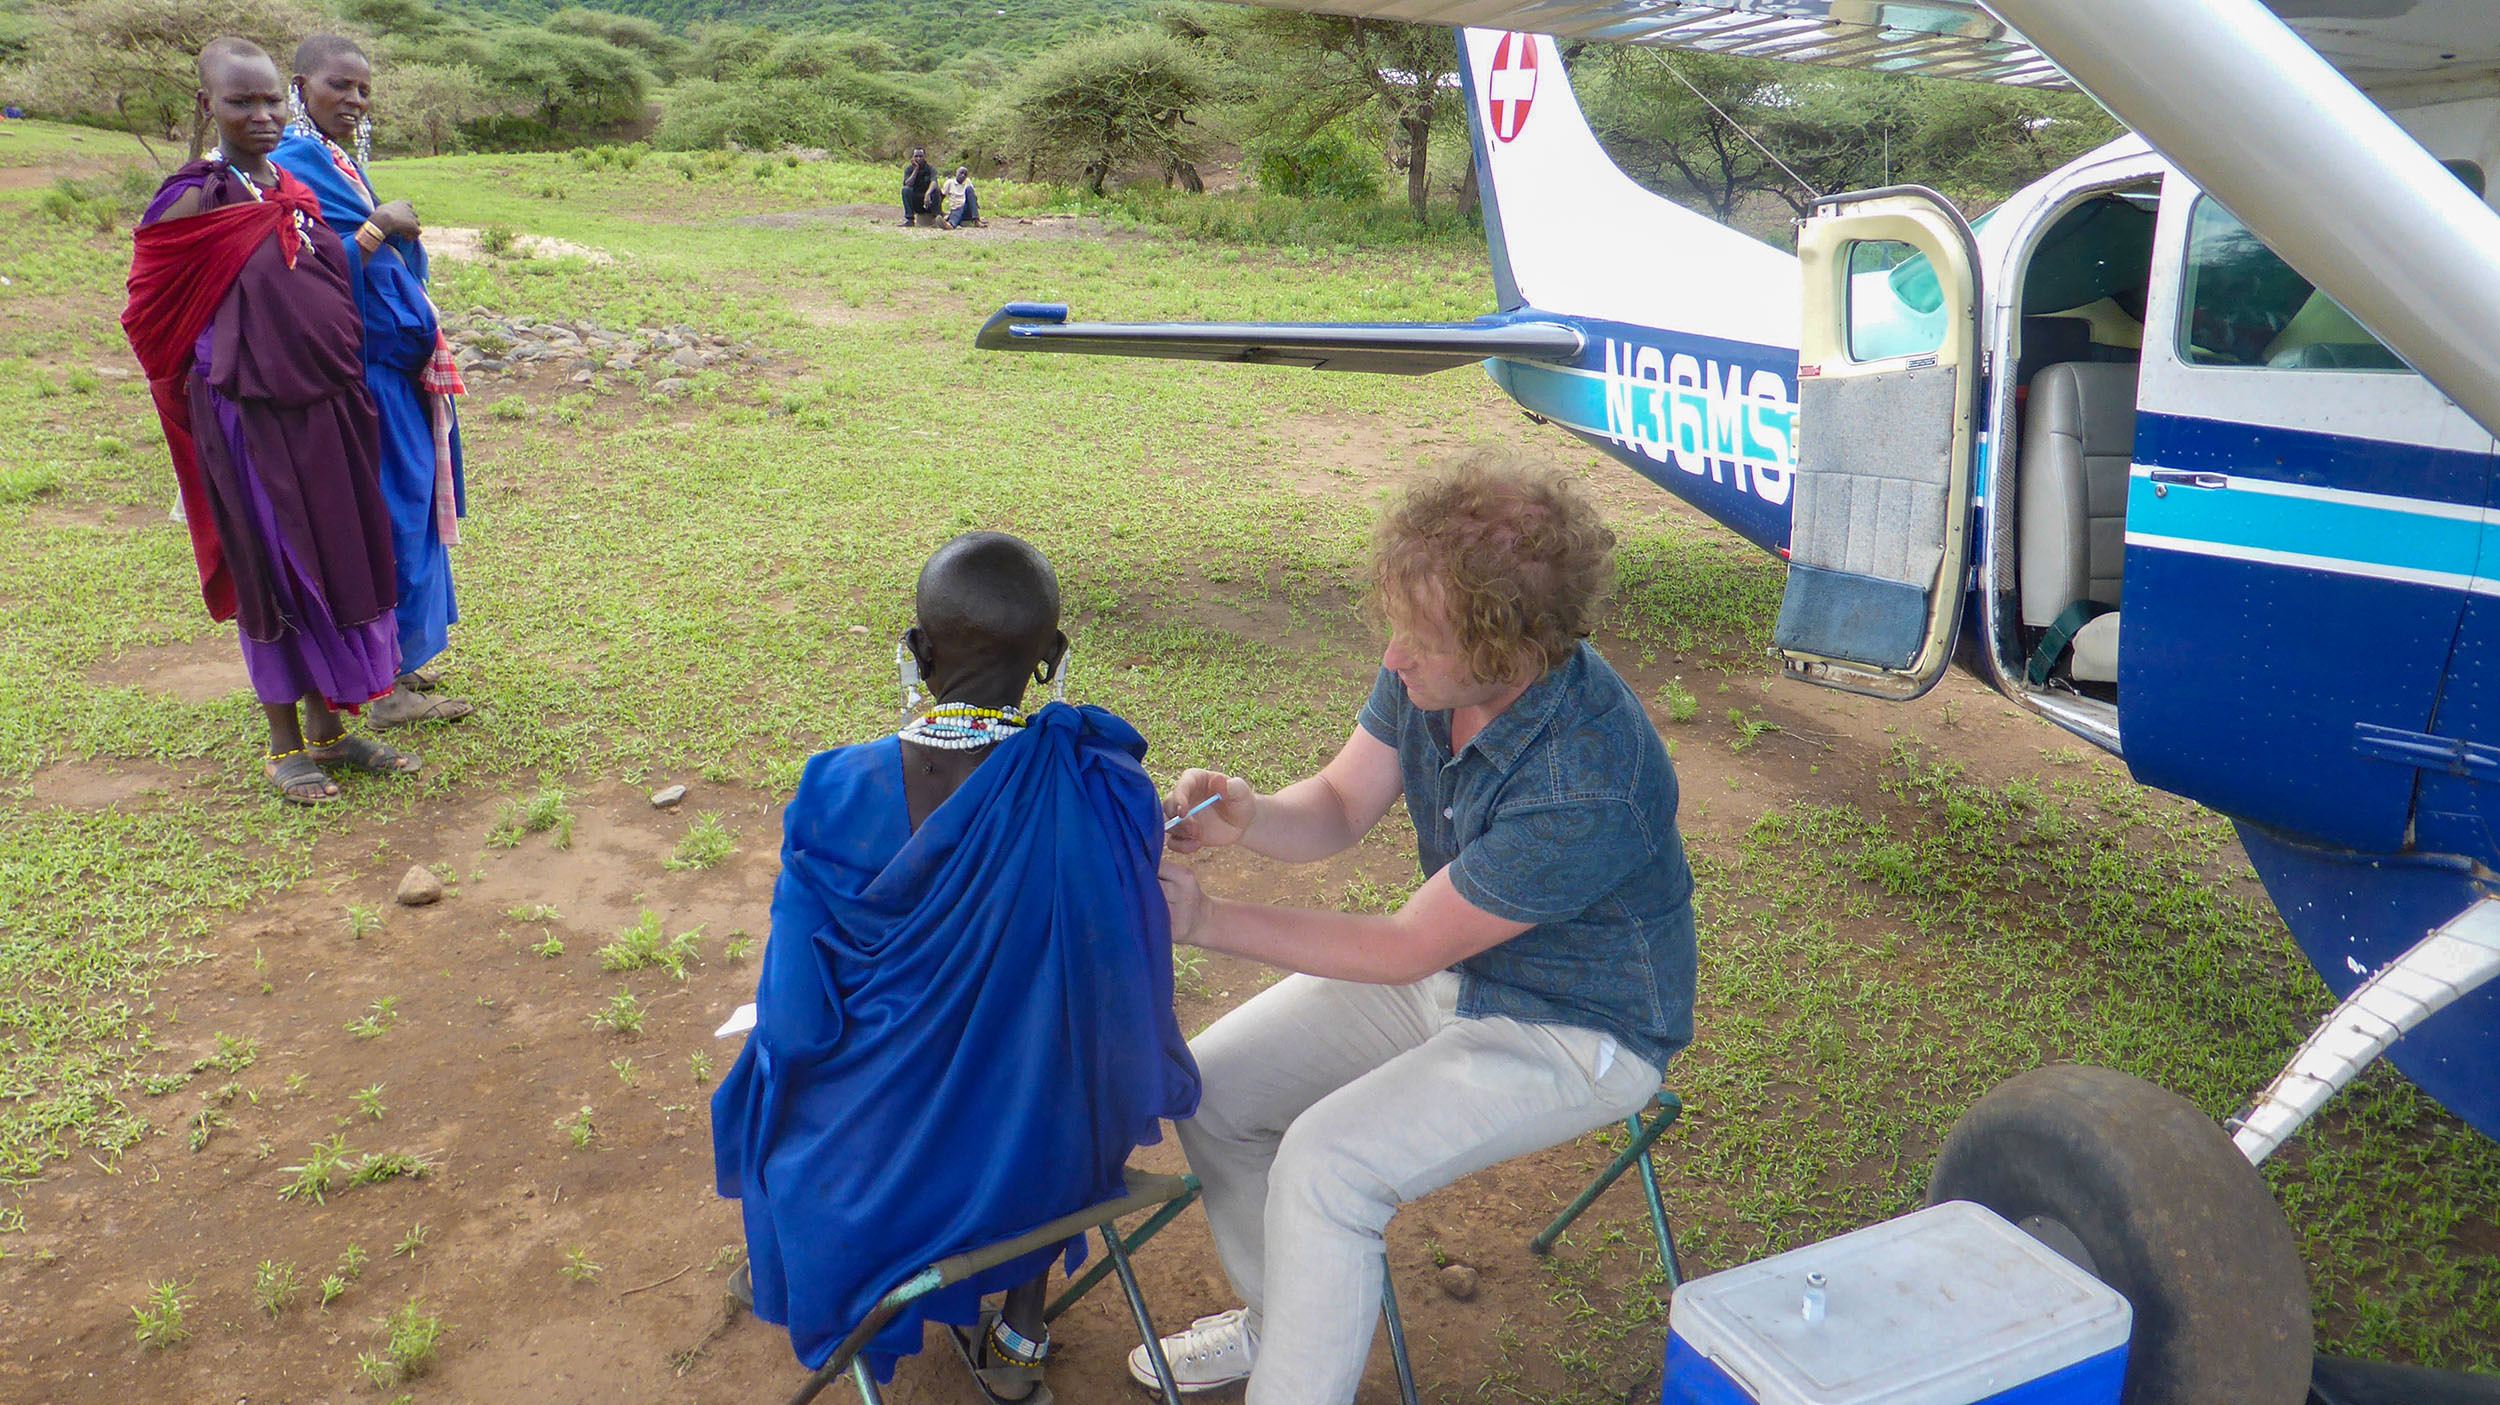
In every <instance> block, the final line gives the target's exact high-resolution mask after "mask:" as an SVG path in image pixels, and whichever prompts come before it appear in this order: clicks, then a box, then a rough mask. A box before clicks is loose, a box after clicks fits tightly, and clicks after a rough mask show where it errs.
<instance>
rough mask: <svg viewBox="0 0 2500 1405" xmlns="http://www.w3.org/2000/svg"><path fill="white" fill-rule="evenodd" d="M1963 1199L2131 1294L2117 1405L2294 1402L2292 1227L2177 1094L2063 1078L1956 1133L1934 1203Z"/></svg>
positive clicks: (2295, 1259) (2112, 1076)
mask: <svg viewBox="0 0 2500 1405" xmlns="http://www.w3.org/2000/svg"><path fill="white" fill-rule="evenodd" d="M1947 1200H1972V1201H1976V1202H1978V1203H1979V1204H1982V1205H1985V1206H1987V1207H1988V1208H1989V1209H1991V1210H1994V1211H1996V1212H1997V1213H1998V1214H2000V1215H2002V1216H2004V1217H2005V1218H2006V1219H2008V1220H2011V1221H2012V1222H2014V1223H2015V1224H2017V1225H2020V1226H2022V1228H2024V1229H2025V1230H2027V1231H2029V1232H2030V1233H2031V1234H2032V1236H2033V1237H2034V1238H2037V1239H2039V1240H2041V1241H2042V1242H2043V1243H2046V1244H2048V1245H2049V1246H2050V1247H2051V1248H2053V1249H2056V1250H2057V1251H2058V1252H2059V1253H2060V1254H2063V1255H2064V1256H2065V1257H2067V1258H2068V1259H2070V1260H2072V1261H2074V1262H2075V1263H2077V1264H2078V1265H2080V1266H2082V1267H2083V1268H2084V1269H2086V1270H2087V1271H2089V1272H2090V1273H2091V1274H2092V1275H2093V1276H2094V1277H2096V1278H2098V1279H2100V1280H2101V1281H2102V1282H2104V1283H2107V1284H2108V1285H2109V1286H2110V1287H2112V1288H2115V1289H2117V1290H2118V1291H2119V1292H2120V1293H2121V1294H2123V1295H2125V1297H2126V1299H2127V1301H2128V1302H2129V1303H2130V1304H2131V1305H2132V1306H2133V1307H2134V1309H2135V1328H2134V1334H2133V1336H2132V1337H2131V1339H2130V1340H2129V1342H2128V1354H2127V1389H2126V1395H2125V1397H2124V1401H2125V1405H2302V1402H2304V1401H2305V1400H2307V1399H2308V1393H2309V1363H2310V1355H2311V1350H2312V1348H2311V1340H2310V1322H2309V1283H2308V1278H2307V1275H2306V1274H2305V1273H2304V1272H2303V1271H2302V1268H2301V1262H2300V1252H2299V1249H2298V1246H2297V1245H2296V1244H2295V1243H2294V1242H2293V1239H2292V1230H2291V1226H2290V1225H2289V1224H2288V1223H2286V1222H2285V1221H2284V1219H2283V1212H2282V1210H2281V1209H2280V1208H2279V1207H2277V1206H2276V1205H2275V1203H2274V1197H2273V1195H2272V1194H2271V1193H2270V1192H2269V1191H2268V1190H2267V1189H2266V1184H2265V1181H2264V1180H2263V1179H2262V1178H2261V1177H2259V1176H2258V1174H2257V1171H2256V1168H2255V1167H2253V1166H2250V1165H2249V1164H2248V1161H2247V1159H2246V1158H2244V1157H2242V1156H2241V1155H2240V1153H2239V1150H2238V1148H2236V1147H2234V1146H2232V1145H2231V1139H2230V1137H2228V1136H2227V1135H2225V1134H2224V1133H2223V1130H2222V1128H2221V1127H2220V1126H2219V1125H2218V1124H2216V1123H2215V1122H2214V1120H2213V1119H2212V1118H2210V1117H2207V1116H2206V1115H2205V1114H2204V1113H2203V1112H2200V1111H2198V1110H2197V1108H2196V1106H2195V1104H2193V1103H2190V1102H2188V1101H2187V1100H2186V1099H2185V1098H2181V1097H2179V1096H2177V1095H2176V1094H2173V1093H2169V1092H2166V1091H2164V1090H2162V1089H2160V1088H2156V1087H2154V1086H2153V1085H2152V1084H2150V1083H2146V1082H2144V1081H2142V1080H2141V1079H2136V1078H2130V1077H2128V1076H2127V1075H2125V1074H2123V1073H2114V1072H2112V1071H2110V1070H2108V1069H2102V1068H2086V1067H2081V1066H2077V1065H2064V1066H2060V1067H2055V1068H2043V1069H2035V1070H2033V1071H2032V1072H2030V1073H2026V1074H2023V1075H2021V1076H2019V1077H2016V1078H2012V1079H2008V1080H2007V1081H2006V1082H2004V1083H2002V1084H1999V1085H1998V1086H1997V1087H1996V1088H1995V1089H1993V1090H1991V1091H1990V1092H1989V1093H1988V1095H1987V1096H1986V1097H1984V1098H1981V1099H1980V1100H1979V1103H1978V1105H1977V1106H1975V1107H1973V1108H1972V1109H1971V1110H1970V1112H1969V1113H1967V1114H1966V1115H1964V1117H1963V1118H1962V1120H1961V1121H1960V1122H1959V1123H1957V1124H1955V1126H1954V1128H1953V1134H1952V1135H1951V1136H1950V1137H1947V1138H1946V1139H1945V1144H1944V1150H1943V1152H1942V1153H1941V1154H1940V1155H1939V1156H1938V1157H1937V1158H1936V1169H1935V1172H1934V1174H1933V1175H1931V1176H1930V1177H1929V1178H1928V1182H1927V1201H1928V1203H1929V1204H1931V1205H1932V1204H1938V1203H1941V1202H1943V1201H1947Z"/></svg>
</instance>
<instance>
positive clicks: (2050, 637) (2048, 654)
mask: <svg viewBox="0 0 2500 1405" xmlns="http://www.w3.org/2000/svg"><path fill="white" fill-rule="evenodd" d="M2109 611H2110V607H2109V606H2107V605H2104V604H2102V603H2101V602H2100V601H2098V600H2078V601H2076V602H2075V603H2074V604H2072V605H2069V606H2067V607H2066V608H2065V609H2063V610H2060V611H2058V612H2057V618H2056V619H2054V620H2051V621H2049V632H2048V633H2046V634H2043V635H2041V636H2040V644H2039V647H2037V648H2035V649H2033V650H2032V651H2031V666H2030V667H2029V668H2027V669H2025V670H2024V671H2023V672H2024V676H2025V677H2027V678H2029V679H2030V680H2031V686H2032V687H2034V688H2038V687H2043V686H2046V685H2047V683H2048V681H2049V673H2050V671H2051V670H2052V669H2054V668H2056V667H2057V661H2058V660H2059V659H2062V658H2064V657H2066V651H2067V650H2068V649H2070V648H2072V647H2073V646H2074V642H2075V636H2076V635H2077V634H2080V633H2082V632H2083V627H2084V626H2085V625H2087V624H2090V623H2091V622H2092V621H2094V620H2096V619H2098V618H2100V617H2101V616H2103V615H2106V614H2108V613H2109Z"/></svg>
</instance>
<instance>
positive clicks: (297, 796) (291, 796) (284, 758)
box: [260, 751, 339, 805]
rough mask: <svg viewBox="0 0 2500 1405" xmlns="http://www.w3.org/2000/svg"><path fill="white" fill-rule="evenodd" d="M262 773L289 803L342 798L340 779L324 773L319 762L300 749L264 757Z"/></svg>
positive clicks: (319, 802)
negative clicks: (334, 778) (336, 779)
mask: <svg viewBox="0 0 2500 1405" xmlns="http://www.w3.org/2000/svg"><path fill="white" fill-rule="evenodd" d="M260 773H261V774H262V775H263V776H266V777H268V778H269V784H270V785H272V786H273V787H275V788H276V789H277V792H278V794H279V796H280V797H282V798H283V799H284V800H285V801H286V802H287V803H288V804H290V805H321V804H326V803H328V802H330V801H332V800H336V799H338V798H339V787H338V782H336V781H333V780H331V779H330V778H329V777H328V776H325V775H323V774H322V773H321V766H320V763H318V762H316V761H314V760H313V758H312V757H310V756H309V755H306V754H305V753H304V752H301V751H289V752H283V753H281V754H279V755H276V756H270V757H265V758H263V759H262V761H261V763H260Z"/></svg>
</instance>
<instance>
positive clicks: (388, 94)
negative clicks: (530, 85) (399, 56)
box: [374, 63, 497, 156]
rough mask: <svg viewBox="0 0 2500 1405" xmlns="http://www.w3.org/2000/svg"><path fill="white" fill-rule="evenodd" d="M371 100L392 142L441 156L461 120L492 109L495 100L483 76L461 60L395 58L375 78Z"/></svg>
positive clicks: (456, 138) (488, 113) (486, 114)
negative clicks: (374, 99) (397, 61)
mask: <svg viewBox="0 0 2500 1405" xmlns="http://www.w3.org/2000/svg"><path fill="white" fill-rule="evenodd" d="M376 87H377V89H378V92H377V94H376V96H377V98H378V101H377V102H376V103H375V104H374V107H375V113H376V116H377V117H378V118H379V120H380V124H381V127H382V130H383V131H384V132H385V133H386V134H387V135H389V137H390V138H391V139H392V141H393V142H394V143H396V144H402V145H406V146H410V147H414V148H421V149H423V150H424V152H425V153H426V154H427V155H429V156H440V155H442V154H443V152H444V150H445V149H447V148H449V147H450V146H451V145H452V144H453V143H454V142H455V141H456V140H458V138H459V135H460V124H461V123H463V122H473V121H475V120H477V119H478V118H480V117H485V116H488V115H490V114H491V113H493V112H494V111H495V110H496V106H497V104H496V103H495V101H494V99H493V97H492V96H491V95H489V94H488V92H487V90H486V80H485V78H484V77H483V76H481V75H480V74H479V73H478V71H477V70H476V69H474V68H471V67H470V66H469V65H467V64H465V63H452V64H441V63H402V64H393V65H391V67H390V68H389V69H388V70H387V71H385V72H384V73H383V74H382V75H381V78H380V81H379V82H378V83H377V84H376Z"/></svg>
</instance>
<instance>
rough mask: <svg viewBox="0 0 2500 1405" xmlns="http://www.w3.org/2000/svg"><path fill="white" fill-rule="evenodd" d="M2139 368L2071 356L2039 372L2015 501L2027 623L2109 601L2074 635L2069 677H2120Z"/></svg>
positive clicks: (2028, 408) (2043, 623)
mask: <svg viewBox="0 0 2500 1405" xmlns="http://www.w3.org/2000/svg"><path fill="white" fill-rule="evenodd" d="M2136 372H2137V367H2136V366H2135V365H2133V364H2130V363H2123V362H2063V363H2060V364H2058V365H2054V366H2049V367H2046V368H2044V369H2042V370H2041V371H2040V373H2039V374H2038V375H2036V376H2034V377H2033V378H2032V381H2031V392H2030V395H2029V398H2028V400H2027V402H2026V404H2025V405H2024V409H2023V439H2022V463H2021V473H2022V481H2021V483H2020V485H2019V491H2018V494H2017V498H2016V518H2015V522H2016V527H2017V530H2018V534H2019V544H2020V547H2021V551H2022V558H2021V598H2022V612H2023V623H2024V624H2025V625H2027V626H2029V627H2030V628H2033V629H2046V628H2048V627H2049V626H2050V625H2051V624H2053V623H2055V622H2056V620H2057V617H2058V616H2059V615H2061V614H2064V613H2065V612H2066V610H2067V608H2068V607H2070V606H2072V605H2074V604H2076V603H2077V602H2079V601H2087V600H2088V601H2091V602H2094V603H2096V604H2099V605H2103V606H2106V607H2108V612H2107V613H2105V614H2102V615H2099V616H2097V617H2095V618H2094V619H2092V620H2091V621H2089V622H2088V623H2086V624H2085V625H2084V626H2083V628H2082V629H2081V630H2080V631H2078V632H2077V633H2076V635H2075V637H2074V643H2073V645H2072V653H2071V655H2070V663H2069V666H2068V672H2069V674H2070V675H2071V676H2072V677H2073V678H2074V679H2075V680H2076V681H2077V682H2083V683H2115V682H2117V681H2118V597H2119V587H2120V584H2121V574H2122V570H2123V567H2124V564H2125V561H2126V554H2127V471H2128V468H2129V467H2130V466H2131V465H2132V464H2133V463H2134V460H2135V387H2136Z"/></svg>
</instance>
